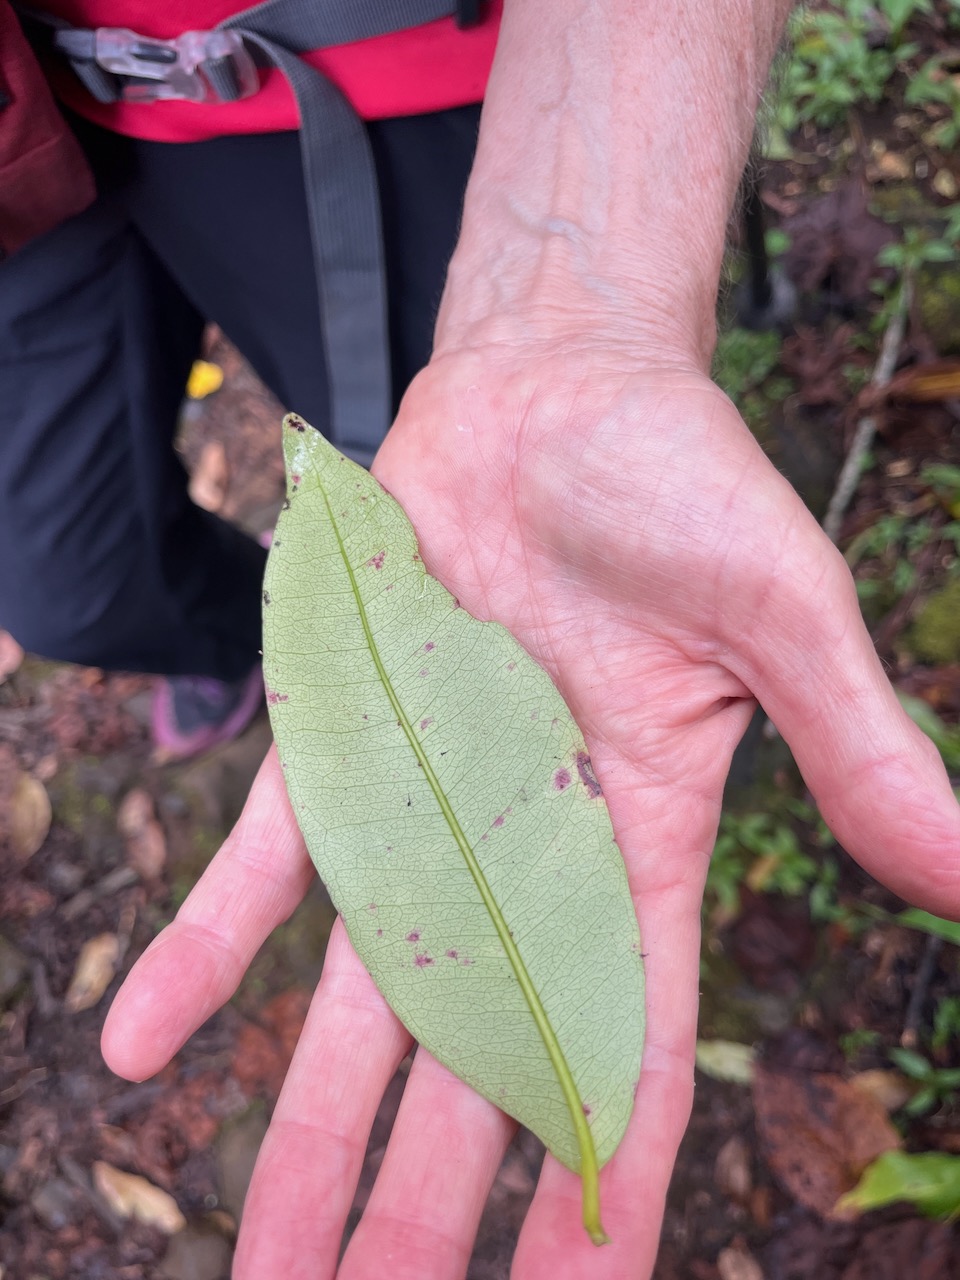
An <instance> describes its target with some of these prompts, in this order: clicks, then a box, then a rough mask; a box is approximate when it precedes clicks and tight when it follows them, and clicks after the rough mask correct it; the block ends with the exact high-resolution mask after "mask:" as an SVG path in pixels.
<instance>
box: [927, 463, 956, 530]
mask: <svg viewBox="0 0 960 1280" xmlns="http://www.w3.org/2000/svg"><path fill="white" fill-rule="evenodd" d="M920 482H921V484H925V485H927V486H929V488H931V489H932V490H933V492H934V493H935V494H936V496H937V498H938V499H939V501H940V502H941V503H942V504H943V506H945V507H946V509H947V510H948V511H949V512H950V514H951V515H953V516H956V517H958V518H960V467H954V466H951V465H950V463H948V462H930V463H927V465H926V466H925V467H922V468H921V470H920Z"/></svg>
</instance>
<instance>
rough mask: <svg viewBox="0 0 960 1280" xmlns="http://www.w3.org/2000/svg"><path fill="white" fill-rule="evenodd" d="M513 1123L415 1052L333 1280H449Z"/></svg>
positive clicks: (463, 1265)
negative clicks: (365, 1202)
mask: <svg viewBox="0 0 960 1280" xmlns="http://www.w3.org/2000/svg"><path fill="white" fill-rule="evenodd" d="M515 1129H516V1125H515V1124H514V1123H513V1121H511V1120H510V1119H509V1118H508V1117H507V1116H505V1115H504V1114H503V1112H502V1111H500V1110H498V1109H497V1108H496V1107H495V1106H493V1104H492V1103H489V1102H487V1101H486V1100H485V1099H484V1098H481V1097H480V1096H479V1094H476V1093H474V1092H473V1090H472V1089H470V1088H469V1087H468V1086H467V1085H465V1084H462V1083H461V1082H460V1081H459V1080H457V1079H456V1077H455V1076H453V1075H451V1074H450V1072H449V1071H447V1069H446V1068H445V1067H442V1066H441V1065H440V1063H439V1062H437V1060H436V1059H435V1058H433V1057H431V1055H430V1054H429V1053H427V1052H426V1050H424V1049H422V1048H421V1049H418V1050H417V1056H416V1059H415V1060H414V1064H413V1068H412V1069H411V1072H410V1078H409V1079H408V1081H407V1087H406V1089H405V1090H404V1094H403V1102H402V1103H401V1105H400V1111H399V1114H398V1116H397V1121H396V1124H395V1125H394V1130H393V1135H392V1136H391V1139H390V1145H389V1146H388V1148H387V1153H386V1156H385V1157H384V1161H383V1164H382V1165H381V1168H380V1173H379V1175H378V1176H377V1181H376V1185H375V1186H374V1189H373V1193H372V1195H371V1197H370V1201H369V1203H368V1205H367V1208H366V1211H365V1212H364V1215H363V1218H362V1220H361V1222H360V1225H359V1227H358V1228H357V1230H356V1232H355V1233H354V1235H353V1238H352V1239H351V1241H350V1245H349V1247H348V1249H347V1252H346V1255H345V1256H344V1260H343V1263H342V1265H341V1270H340V1272H339V1280H381V1277H383V1276H384V1275H386V1274H387V1270H386V1269H385V1265H386V1262H387V1260H388V1259H389V1275H390V1280H457V1278H458V1277H462V1276H463V1275H464V1274H465V1273H466V1270H467V1263H468V1262H469V1260H470V1253H471V1249H472V1247H473V1241H474V1238H475V1237H476V1234H477V1226H478V1224H479V1222H480V1215H481V1213H482V1212H483V1206H484V1204H485V1203H486V1199H487V1195H488V1194H489V1191H490V1187H491V1185H492V1183H493V1180H494V1178H495V1177H496V1173H497V1169H498V1168H499V1167H500V1162H501V1160H502V1159H503V1155H504V1152H505V1151H506V1149H507V1145H508V1143H509V1142H510V1138H511V1137H512V1135H513V1133H514V1131H515Z"/></svg>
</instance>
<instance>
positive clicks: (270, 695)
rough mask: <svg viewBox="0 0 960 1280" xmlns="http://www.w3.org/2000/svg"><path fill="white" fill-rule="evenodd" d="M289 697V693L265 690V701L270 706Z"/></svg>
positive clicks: (285, 700)
mask: <svg viewBox="0 0 960 1280" xmlns="http://www.w3.org/2000/svg"><path fill="white" fill-rule="evenodd" d="M289 698H290V695H289V693H274V691H273V690H272V689H268V690H267V702H268V703H269V704H270V706H271V707H275V706H276V705H277V703H278V702H287V701H288V700H289Z"/></svg>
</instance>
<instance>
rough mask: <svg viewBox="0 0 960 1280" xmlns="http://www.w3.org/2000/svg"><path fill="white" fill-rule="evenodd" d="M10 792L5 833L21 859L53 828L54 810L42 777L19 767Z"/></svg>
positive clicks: (5, 817)
mask: <svg viewBox="0 0 960 1280" xmlns="http://www.w3.org/2000/svg"><path fill="white" fill-rule="evenodd" d="M11 781H12V785H11V786H10V790H9V793H8V796H7V803H6V806H5V808H6V814H5V816H4V822H3V826H4V827H5V828H6V830H5V831H4V832H2V834H3V835H5V836H6V840H7V842H8V843H9V845H10V848H11V850H12V851H13V854H14V856H15V857H16V858H17V859H18V860H19V861H20V862H27V861H28V860H29V859H30V858H32V857H33V855H34V854H35V853H36V852H37V850H38V849H39V848H40V846H41V845H42V844H43V842H44V840H46V838H47V833H48V832H49V830H50V823H51V821H52V819H53V810H52V809H51V807H50V797H49V796H48V795H47V789H46V787H45V786H44V785H43V783H42V782H41V781H40V779H39V778H35V777H33V775H32V774H29V773H24V772H23V771H22V770H17V771H16V774H15V775H14V776H13V778H12V780H11Z"/></svg>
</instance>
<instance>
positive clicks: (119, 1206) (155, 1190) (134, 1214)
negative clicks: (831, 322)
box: [93, 1160, 187, 1235]
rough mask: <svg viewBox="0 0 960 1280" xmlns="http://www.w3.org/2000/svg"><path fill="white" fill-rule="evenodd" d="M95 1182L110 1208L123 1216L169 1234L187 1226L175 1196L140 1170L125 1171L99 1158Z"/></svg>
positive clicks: (94, 1171)
mask: <svg viewBox="0 0 960 1280" xmlns="http://www.w3.org/2000/svg"><path fill="white" fill-rule="evenodd" d="M93 1183H94V1186H95V1187H96V1188H97V1190H98V1191H99V1193H100V1195H102V1196H103V1198H104V1200H105V1201H106V1202H107V1204H108V1205H109V1206H110V1208H111V1209H113V1210H114V1211H115V1212H116V1213H119V1214H120V1216H121V1217H122V1218H136V1219H137V1221H138V1222H142V1223H143V1224H144V1225H145V1226H148V1227H159V1228H160V1230H161V1231H165V1232H166V1233H167V1235H173V1234H174V1233H175V1232H177V1231H182V1230H183V1228H184V1227H185V1226H186V1225H187V1220H186V1218H185V1217H184V1216H183V1214H182V1213H181V1212H180V1209H179V1207H178V1205H177V1202H176V1200H174V1198H173V1196H172V1195H170V1194H169V1193H168V1192H166V1191H163V1190H161V1189H160V1187H155V1186H154V1185H153V1183H152V1182H148V1181H147V1180H146V1178H141V1177H140V1175H139V1174H137V1173H125V1172H124V1171H123V1170H122V1169H115V1168H114V1167H113V1165H112V1164H107V1163H106V1161H105V1160H96V1161H94V1165H93Z"/></svg>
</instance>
